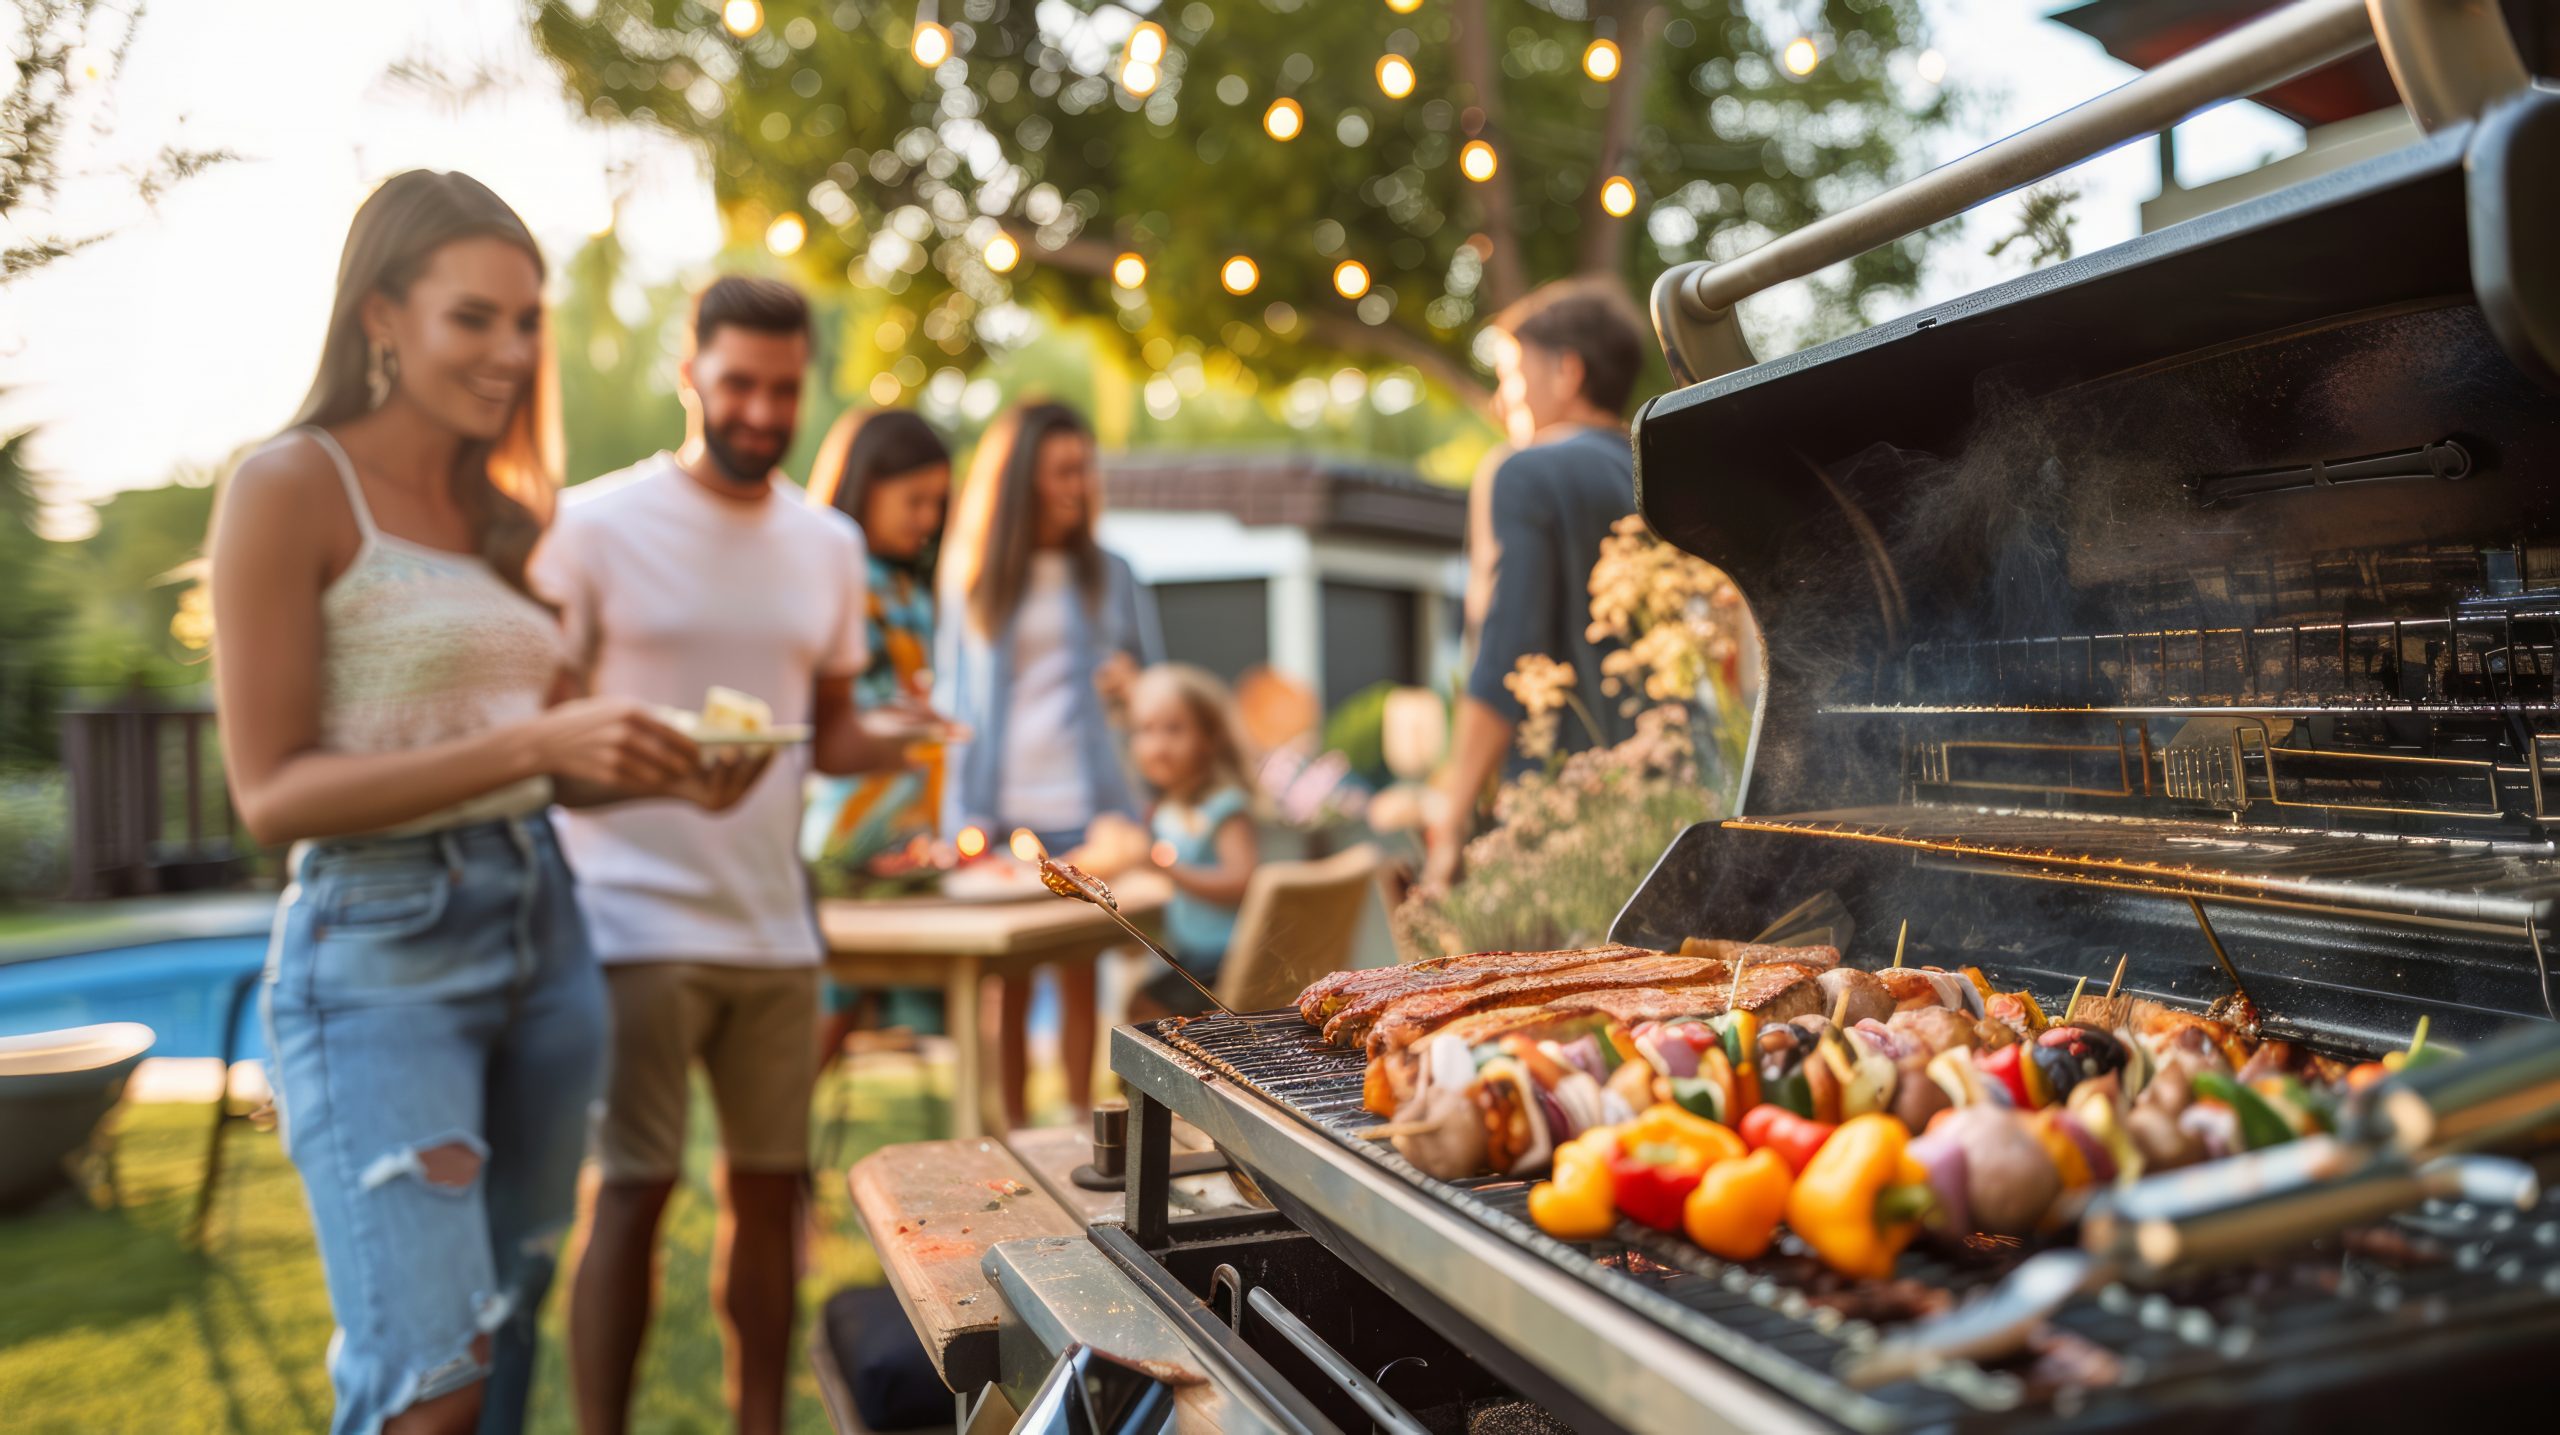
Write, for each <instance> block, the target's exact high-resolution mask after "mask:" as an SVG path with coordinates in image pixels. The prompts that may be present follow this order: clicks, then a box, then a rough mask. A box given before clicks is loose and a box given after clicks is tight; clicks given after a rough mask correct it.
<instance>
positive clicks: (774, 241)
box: [764, 210, 809, 259]
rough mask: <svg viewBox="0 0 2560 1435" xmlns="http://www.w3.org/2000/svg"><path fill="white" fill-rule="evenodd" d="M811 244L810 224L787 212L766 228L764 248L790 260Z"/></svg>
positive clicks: (778, 215) (778, 216) (774, 218)
mask: <svg viewBox="0 0 2560 1435" xmlns="http://www.w3.org/2000/svg"><path fill="white" fill-rule="evenodd" d="M808 242H809V222H808V221H807V220H805V219H802V218H801V217H800V216H799V215H796V214H793V213H791V212H790V211H789V210H785V211H783V212H782V213H780V214H777V215H775V216H774V217H773V223H771V224H768V225H766V226H765V227H764V247H765V248H767V249H770V250H772V251H773V252H774V253H776V254H778V255H781V256H782V257H783V258H785V259H788V258H790V257H791V256H792V255H794V254H797V253H799V252H800V246H801V245H803V244H806V243H808Z"/></svg>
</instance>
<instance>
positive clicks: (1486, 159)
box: [1458, 140, 1502, 184]
mask: <svg viewBox="0 0 2560 1435" xmlns="http://www.w3.org/2000/svg"><path fill="white" fill-rule="evenodd" d="M1501 167H1502V161H1501V160H1500V159H1499V158H1498V157H1496V156H1495V154H1494V152H1493V146H1492V145H1490V144H1487V143H1486V142H1484V141H1483V140H1469V141H1467V147H1466V148H1465V149H1462V150H1460V151H1458V173H1460V174H1463V175H1465V176H1466V177H1467V178H1469V179H1472V180H1474V181H1475V182H1476V183H1478V184H1482V183H1484V182H1485V181H1486V180H1488V179H1491V178H1493V172H1494V171H1495V170H1497V169H1499V168H1501Z"/></svg>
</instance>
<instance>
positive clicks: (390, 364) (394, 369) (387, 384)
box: [364, 339, 400, 408]
mask: <svg viewBox="0 0 2560 1435" xmlns="http://www.w3.org/2000/svg"><path fill="white" fill-rule="evenodd" d="M399 379H400V356H399V355H398V354H396V353H393V352H392V350H391V345H389V344H388V343H385V342H384V341H382V340H380V339H376V340H374V341H373V343H372V344H371V345H370V346H368V347H367V349H366V353H365V366H364V387H365V392H366V394H367V395H368V396H370V397H371V398H372V400H373V406H374V407H375V408H380V407H382V406H383V405H384V404H386V403H388V402H390V400H391V386H392V385H393V384H395V383H397V382H399Z"/></svg>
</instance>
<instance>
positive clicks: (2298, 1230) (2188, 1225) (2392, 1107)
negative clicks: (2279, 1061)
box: [1840, 1025, 2560, 1387]
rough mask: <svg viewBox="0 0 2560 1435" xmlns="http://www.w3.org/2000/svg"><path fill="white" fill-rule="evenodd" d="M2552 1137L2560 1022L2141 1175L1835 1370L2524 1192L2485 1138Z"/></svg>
mask: <svg viewBox="0 0 2560 1435" xmlns="http://www.w3.org/2000/svg"><path fill="white" fill-rule="evenodd" d="M2555 1137H2560V1026H2549V1025H2538V1026H2536V1027H2534V1028H2532V1029H2529V1030H2527V1031H2523V1032H2519V1033H2516V1034H2514V1035H2510V1036H2506V1037H2502V1038H2500V1039H2499V1040H2497V1041H2494V1042H2491V1043H2488V1044H2486V1045H2483V1046H2480V1047H2477V1048H2475V1049H2473V1051H2472V1052H2471V1054H2470V1055H2468V1056H2467V1057H2465V1058H2464V1059H2462V1060H2460V1061H2456V1062H2447V1063H2444V1064H2442V1065H2437V1066H2428V1067H2422V1068H2420V1069H2418V1070H2416V1071H2409V1072H2402V1073H2400V1074H2399V1075H2396V1076H2393V1077H2391V1078H2388V1079H2387V1080H2385V1081H2383V1082H2382V1083H2380V1084H2378V1085H2376V1086H2374V1087H2373V1088H2371V1089H2369V1090H2367V1091H2364V1092H2360V1093H2358V1094H2357V1095H2356V1096H2355V1097H2353V1098H2352V1099H2351V1100H2350V1101H2349V1103H2348V1105H2347V1107H2346V1108H2345V1110H2344V1111H2343V1112H2341V1114H2340V1120H2339V1124H2338V1134H2337V1135H2335V1136H2313V1137H2307V1138H2305V1139H2302V1140H2299V1141H2293V1142H2289V1143H2287V1144H2285V1145H2282V1146H2276V1147H2271V1148H2269V1149H2267V1150H2264V1151H2254V1152H2251V1153H2249V1154H2247V1155H2243V1156H2234V1157H2230V1158H2227V1159H2225V1160H2221V1161H2214V1162H2209V1163H2207V1164H2205V1165H2202V1166H2194V1167H2190V1168H2188V1169H2185V1170H2182V1171H2172V1172H2168V1173H2166V1174H2164V1175H2159V1176H2154V1177H2151V1178H2149V1179H2147V1180H2143V1181H2138V1182H2135V1183H2134V1184H2133V1185H2131V1186H2127V1187H2125V1188H2123V1189H2122V1190H2118V1191H2112V1192H2108V1193H2106V1194H2103V1195H2100V1196H2099V1197H2097V1198H2096V1199H2095V1200H2093V1201H2092V1202H2090V1204H2089V1207H2088V1209H2087V1210H2086V1211H2084V1212H2083V1213H2082V1214H2081V1218H2080V1246H2079V1248H2078V1249H2076V1250H2072V1249H2063V1250H2052V1251H2046V1252H2044V1253H2042V1254H2040V1255H2036V1256H2032V1257H2029V1258H2028V1259H2027V1261H2026V1262H2025V1263H2024V1264H2022V1265H2020V1266H2019V1267H2018V1268H2017V1269H2016V1270H2015V1271H2012V1272H2010V1274H2009V1277H2008V1279H2007V1280H2004V1281H2002V1282H2001V1283H2000V1284H1999V1286H1997V1287H1996V1288H1994V1289H1993V1290H1992V1291H1991V1293H1990V1294H1988V1295H1985V1296H1983V1297H1982V1298H1981V1299H1979V1300H1976V1301H1974V1302H1972V1303H1971V1304H1969V1305H1967V1306H1965V1307H1963V1308H1962V1309H1960V1310H1957V1311H1954V1312H1951V1313H1949V1314H1947V1315H1943V1316H1939V1317H1937V1318H1935V1319H1933V1320H1929V1321H1926V1322H1924V1323H1922V1324H1920V1325H1918V1326H1915V1327H1913V1328H1912V1329H1911V1330H1910V1331H1908V1332H1906V1333H1905V1334H1903V1335H1900V1336H1898V1337H1896V1338H1894V1339H1891V1340H1887V1341H1884V1342H1881V1343H1880V1344H1878V1345H1876V1346H1875V1347H1874V1348H1873V1349H1871V1350H1868V1351H1866V1352H1865V1353H1863V1354H1859V1355H1853V1356H1851V1357H1849V1358H1848V1359H1847V1360H1846V1361H1845V1362H1844V1363H1843V1365H1842V1367H1841V1371H1840V1374H1841V1377H1842V1378H1843V1379H1844V1380H1846V1381H1848V1382H1849V1383H1850V1384H1852V1385H1858V1386H1869V1387H1871V1386H1877V1385H1883V1384H1887V1383H1890V1382H1892V1381H1895V1380H1902V1379H1908V1378H1911V1377H1914V1376H1917V1375H1920V1374H1922V1373H1923V1372H1925V1371H1927V1370H1929V1369H1931V1368H1933V1367H1935V1366H1938V1365H1941V1364H1944V1363H1946V1362H1948V1361H1955V1360H1986V1359H1993V1358H1997V1357H1999V1356H2003V1355H2007V1354H2010V1353H2012V1352H2014V1351H2016V1350H2018V1349H2020V1348H2021V1347H2022V1346H2023V1345H2024V1344H2025V1343H2026V1341H2027V1339H2028V1337H2029V1336H2030V1335H2031V1334H2032V1333H2033V1332H2034V1331H2035V1329H2036V1327H2037V1326H2038V1325H2039V1324H2040V1323H2042V1322H2043V1321H2044V1320H2045V1319H2046V1318H2047V1317H2049V1316H2051V1315H2052V1314H2053V1313H2054V1312H2055V1311H2057V1310H2060V1309H2061V1308H2062V1306H2063V1305H2064V1304H2065V1303H2067V1302H2068V1301H2070V1300H2071V1299H2072V1298H2074V1297H2075V1296H2080V1295H2086V1294H2090V1293H2093V1292H2095V1291H2097V1290H2099V1289H2100V1288H2102V1287H2104V1286H2106V1285H2108V1284H2110V1283H2111V1282H2115V1281H2119V1280H2124V1281H2132V1282H2136V1283H2150V1282H2156V1281H2158V1280H2160V1279H2162V1278H2164V1277H2167V1276H2171V1275H2177V1274H2183V1273H2186V1272H2190V1271H2195V1270H2201V1269H2204V1268H2207V1267H2211V1266H2217V1265H2227V1264H2232V1263H2235V1262H2241V1261H2247V1260H2252V1259H2256V1258H2258V1257H2261V1256H2264V1255H2266V1254H2268V1253H2269V1252H2271V1251H2278V1250H2282V1249H2284V1248H2286V1247H2288V1246H2291V1245H2296V1244H2299V1243H2301V1242H2303V1241H2307V1240H2311V1239H2314V1238H2316V1237H2319V1236H2324V1235H2328V1234H2331V1233H2333V1232H2336V1231H2340V1230H2344V1229H2346V1228H2348V1227H2351V1226H2359V1225H2366V1224H2369V1223H2371V1222H2374V1221H2379V1220H2382V1219H2384V1218H2386V1217H2389V1216H2391V1215H2394V1214H2396V1213H2398V1212H2401V1211H2405V1210H2407V1209H2409V1208H2411V1207H2413V1206H2416V1205H2418V1204H2419V1203H2421V1202H2423V1201H2425V1200H2426V1199H2428V1198H2429V1197H2438V1196H2441V1197H2451V1198H2456V1199H2460V1200H2464V1201H2470V1202H2473V1203H2476V1204H2479V1205H2483V1206H2499V1207H2511V1208H2514V1209H2518V1210H2523V1209H2527V1208H2530V1207H2531V1206H2533V1205H2534V1204H2535V1203H2536V1202H2538V1201H2539V1200H2541V1198H2542V1190H2541V1184H2540V1182H2539V1180H2538V1179H2537V1178H2536V1176H2535V1174H2534V1171H2533V1168H2532V1167H2530V1166H2527V1165H2526V1164H2525V1163H2523V1162H2522V1161H2517V1160H2513V1159H2510V1158H2507V1157H2503V1156H2488V1155H2479V1154H2474V1153H2477V1152H2478V1151H2480V1150H2482V1149H2484V1148H2488V1147H2505V1148H2511V1149H2536V1148H2544V1147H2547V1146H2548V1145H2549V1144H2551V1142H2552V1141H2553V1139H2554V1138H2555Z"/></svg>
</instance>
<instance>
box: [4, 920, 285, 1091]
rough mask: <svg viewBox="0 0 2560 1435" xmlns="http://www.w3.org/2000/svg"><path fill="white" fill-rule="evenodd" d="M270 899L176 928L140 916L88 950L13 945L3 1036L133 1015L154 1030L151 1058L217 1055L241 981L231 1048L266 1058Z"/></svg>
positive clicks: (244, 1056)
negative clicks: (261, 1018) (123, 932)
mask: <svg viewBox="0 0 2560 1435" xmlns="http://www.w3.org/2000/svg"><path fill="white" fill-rule="evenodd" d="M273 900H274V899H273V898H272V897H268V898H264V899H259V898H249V899H246V900H234V901H228V902H225V903H224V904H223V905H222V906H221V907H220V908H219V909H215V910H206V911H199V912H194V913H191V914H190V917H191V920H189V921H187V922H185V923H183V924H177V925H178V926H179V927H180V930H174V931H173V930H172V926H173V924H171V923H168V922H163V921H152V920H143V921H137V922H136V923H135V924H134V925H133V928H132V931H131V934H130V935H129V936H126V937H125V938H124V939H122V940H119V939H118V935H117V934H114V933H108V934H103V935H101V936H98V937H95V938H92V939H91V940H90V942H89V943H88V944H87V947H88V949H86V950H80V951H69V952H58V953H35V954H23V955H22V954H17V953H12V954H10V955H9V956H8V958H7V959H6V960H0V1036H22V1035H25V1034H27V1033H29V1032H38V1031H54V1030H59V1029H61V1028H64V1027H74V1026H89V1025H93V1024H96V1023H100V1022H116V1021H138V1022H141V1023H143V1024H145V1025H147V1026H149V1027H150V1028H151V1029H152V1031H153V1032H155V1033H157V1034H158V1037H159V1040H158V1041H156V1042H154V1043H153V1044H152V1047H151V1055H153V1056H154V1057H173V1056H174V1057H205V1056H220V1055H222V1028H223V1023H224V1020H225V1018H226V1017H230V1016H232V1015H233V1011H232V1006H233V1002H232V999H233V995H234V993H235V992H236V991H238V990H239V988H240V985H241V983H243V982H244V981H245V982H248V983H251V984H252V987H253V989H252V991H251V993H250V997H249V999H248V1000H247V1001H245V1002H241V1003H239V1004H238V1012H237V1022H236V1025H235V1026H234V1028H233V1036H234V1038H235V1041H234V1045H233V1046H232V1048H231V1056H232V1059H233V1060H235V1061H249V1060H254V1059H257V1058H259V1057H262V1056H264V1055H265V1054H266V1043H265V1042H264V1041H263V1040H261V1039H260V1036H259V1031H258V1006H257V1000H256V993H255V991H254V983H255V982H256V980H257V975H258V972H259V971H260V970H261V969H262V968H263V967H264V966H265V965H266V960H267V927H266V916H265V914H266V913H269V912H272V910H273ZM107 943H111V944H112V945H102V944H107Z"/></svg>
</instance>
